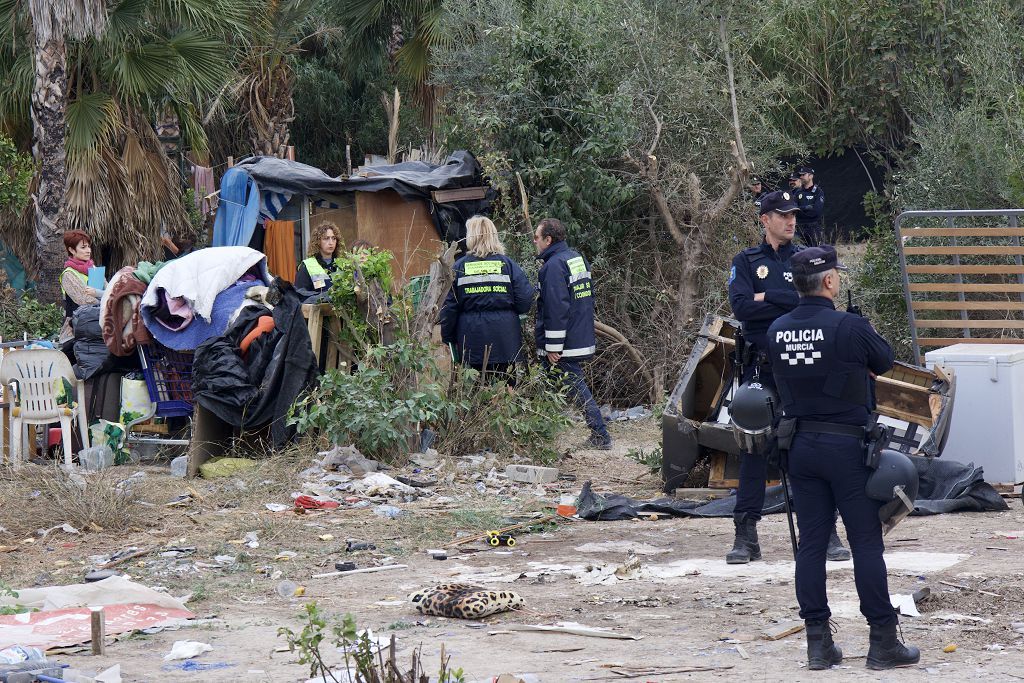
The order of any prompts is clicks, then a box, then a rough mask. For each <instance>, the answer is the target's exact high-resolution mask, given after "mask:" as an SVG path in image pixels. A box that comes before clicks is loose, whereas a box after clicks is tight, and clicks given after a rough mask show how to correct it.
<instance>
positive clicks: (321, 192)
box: [235, 151, 497, 242]
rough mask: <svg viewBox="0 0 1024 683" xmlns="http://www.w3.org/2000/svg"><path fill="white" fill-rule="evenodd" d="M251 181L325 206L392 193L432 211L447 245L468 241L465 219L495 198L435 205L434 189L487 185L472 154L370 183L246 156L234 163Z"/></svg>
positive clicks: (384, 174)
mask: <svg viewBox="0 0 1024 683" xmlns="http://www.w3.org/2000/svg"><path fill="white" fill-rule="evenodd" d="M235 168H242V169H244V170H245V171H246V172H247V173H248V174H249V175H250V176H252V177H253V178H254V179H255V180H256V183H257V185H259V188H260V191H261V192H280V193H288V194H299V195H307V196H310V197H315V198H319V199H323V200H325V201H332V200H336V199H337V198H338V197H339V196H340V195H343V194H345V193H349V192H380V191H382V190H394V191H395V192H397V193H398V194H399V196H401V197H402V198H403V199H405V200H406V201H416V200H420V201H424V202H426V203H427V206H428V207H429V208H430V212H431V218H432V219H433V221H434V226H435V227H436V228H437V233H438V235H440V236H441V237H442V238H443V239H445V240H446V241H449V242H451V241H454V240H458V239H463V238H464V237H465V236H466V219H467V218H469V217H471V216H473V215H474V214H478V213H484V212H487V211H489V209H490V206H491V203H492V202H493V201H494V199H495V198H496V197H497V193H496V192H495V191H494V190H493V189H491V190H488V193H487V197H485V198H484V199H481V200H467V201H461V202H448V203H444V204H435V203H434V201H433V199H432V197H431V195H430V193H431V192H433V191H434V190H455V189H459V188H463V187H479V186H482V185H486V184H487V183H486V182H485V181H484V178H483V170H482V169H481V167H480V164H479V163H478V162H477V160H476V159H475V158H474V157H473V155H472V154H470V153H469V152H466V151H458V152H454V153H452V154H451V156H449V157H448V158H447V159H446V160H445V162H444V163H443V164H441V165H440V166H438V165H434V164H428V163H427V162H425V161H406V162H403V163H400V164H392V165H389V166H372V167H369V168H368V169H367V170H368V171H370V172H372V174H373V175H372V176H371V177H368V178H363V177H355V176H353V177H351V178H348V179H347V180H342V179H340V178H332V177H331V176H329V175H327V174H326V173H324V172H323V171H322V170H320V169H319V168H316V167H315V166H309V165H307V164H300V163H299V162H297V161H289V160H287V159H278V158H277V157H248V158H246V159H243V160H242V161H240V162H238V164H236V166H235Z"/></svg>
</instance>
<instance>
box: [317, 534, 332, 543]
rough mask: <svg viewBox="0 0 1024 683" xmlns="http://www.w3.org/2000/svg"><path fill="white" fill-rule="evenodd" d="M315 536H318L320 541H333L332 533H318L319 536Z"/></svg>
mask: <svg viewBox="0 0 1024 683" xmlns="http://www.w3.org/2000/svg"><path fill="white" fill-rule="evenodd" d="M317 538H319V539H320V540H321V541H333V540H334V534H320V535H319V536H317Z"/></svg>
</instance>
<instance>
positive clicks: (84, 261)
mask: <svg viewBox="0 0 1024 683" xmlns="http://www.w3.org/2000/svg"><path fill="white" fill-rule="evenodd" d="M64 249H65V250H66V251H67V260H65V261H64V270H63V271H62V272H61V274H60V293H61V300H62V302H63V304H64V324H63V326H62V327H61V330H60V336H59V337H58V341H59V343H60V344H64V343H66V342H68V341H71V340H72V339H74V336H75V333H74V331H73V330H72V329H71V318H72V316H73V315H74V314H75V311H76V310H77V309H78V307H79V306H89V305H92V304H96V303H99V300H100V296H101V295H102V294H103V292H102V291H100V290H98V289H94V288H92V287H90V286H89V269H90V268H92V267H93V266H95V265H96V264H95V263H93V260H92V241H91V240H90V239H89V236H88V235H87V234H85V233H84V232H82V231H81V230H68V231H67V232H65V233H64Z"/></svg>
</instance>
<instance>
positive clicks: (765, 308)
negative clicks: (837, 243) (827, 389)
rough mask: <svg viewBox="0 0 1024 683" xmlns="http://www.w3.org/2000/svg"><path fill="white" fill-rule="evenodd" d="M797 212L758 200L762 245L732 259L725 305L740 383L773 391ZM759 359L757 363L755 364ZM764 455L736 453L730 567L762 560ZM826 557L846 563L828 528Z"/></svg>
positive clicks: (788, 306) (786, 199)
mask: <svg viewBox="0 0 1024 683" xmlns="http://www.w3.org/2000/svg"><path fill="white" fill-rule="evenodd" d="M797 210H798V207H797V205H796V202H795V201H794V198H793V195H791V194H790V193H789V192H785V191H781V190H780V191H777V192H769V193H768V194H765V195H763V196H762V197H761V208H760V210H759V211H760V221H761V225H762V226H763V227H764V241H762V242H761V244H759V245H758V246H756V247H750V248H748V249H744V250H743V251H741V252H740V253H739V254H737V255H736V256H735V258H733V260H732V269H731V270H730V274H729V303H730V304H731V305H732V311H733V315H735V316H736V319H737V320H739V321H740V323H741V324H742V330H743V337H744V339H745V340H746V343H747V346H748V348H749V351H750V356H749V357H750V358H752V359H753V362H751V363H747V364H745V365H744V369H743V376H742V378H741V381H742V382H744V383H747V382H750V381H751V379H752V378H753V377H754V375H755V373H756V374H757V375H758V381H759V382H760V383H761V384H762V385H763V386H766V387H769V388H770V389H772V390H774V387H775V381H774V379H773V378H772V372H771V370H772V369H771V365H770V364H769V361H768V359H767V355H766V354H767V351H768V344H767V337H766V333H767V332H768V327H769V325H771V324H772V323H773V322H774V321H775V319H776V318H778V317H779V316H781V315H784V314H785V313H788V312H789V311H791V310H793V309H794V308H795V307H796V305H797V303H798V301H799V298H798V297H797V293H796V290H795V289H793V276H792V273H791V272H790V265H789V264H790V259H791V258H792V257H793V255H794V254H796V253H797V252H798V251H799V250H800V249H801V247H797V246H796V245H794V244H793V234H794V232H795V227H796V226H795V218H794V216H795V214H796V212H797ZM759 359H760V360H759ZM765 455H766V454H764V453H751V452H749V451H742V452H741V453H740V473H739V486H738V487H737V490H736V507H735V509H734V511H733V524H734V526H735V528H736V536H735V539H734V541H733V547H732V550H730V551H729V553H728V554H727V555H726V557H725V559H726V562H728V563H729V564H746V563H747V562H750V561H751V560H759V559H761V545H760V542H759V541H758V537H757V522H758V521H759V520H760V519H761V511H762V509H763V508H764V495H765V479H766V477H767V474H768V464H767V460H766V458H765ZM829 559H830V560H835V561H842V560H848V559H850V553H849V551H848V550H846V548H844V547H843V546H842V544H841V543H840V541H839V536H838V535H837V534H836V533H835V527H834V526H833V528H832V534H831V540H830V543H829Z"/></svg>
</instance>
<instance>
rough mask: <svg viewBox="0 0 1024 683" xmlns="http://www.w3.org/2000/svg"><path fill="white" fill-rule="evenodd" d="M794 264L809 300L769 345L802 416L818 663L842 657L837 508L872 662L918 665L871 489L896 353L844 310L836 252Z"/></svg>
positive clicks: (795, 467) (801, 484)
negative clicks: (869, 435)
mask: <svg viewBox="0 0 1024 683" xmlns="http://www.w3.org/2000/svg"><path fill="white" fill-rule="evenodd" d="M790 267H791V269H792V273H793V279H794V284H795V286H796V289H797V292H798V293H799V295H800V303H799V305H798V306H797V307H796V308H795V309H794V310H793V311H792V312H790V313H787V314H785V315H783V316H781V317H780V318H778V319H777V320H776V321H775V322H773V323H772V324H771V327H769V329H768V349H769V356H770V358H771V364H772V369H773V372H774V375H775V381H776V383H777V390H778V395H779V399H780V401H781V403H782V410H783V415H784V422H785V421H786V420H790V419H795V420H796V426H795V430H796V432H795V436H794V437H793V439H792V444H791V446H790V448H789V451H788V465H787V467H786V469H787V472H788V474H789V482H790V485H791V486H792V489H793V503H794V505H795V508H796V514H797V519H798V522H799V525H800V546H799V550H798V551H797V559H796V595H797V601H798V602H799V603H800V616H801V617H802V618H803V619H804V620H805V622H806V628H807V654H808V661H809V664H810V667H809V668H811V669H827V668H828V667H829V666H831V665H834V664H838V663H839V662H841V661H842V652H841V651H840V650H839V648H837V647H836V646H835V645H834V643H833V642H832V634H831V631H830V628H829V622H828V620H829V617H830V616H831V612H830V611H829V607H828V598H827V596H826V593H825V553H826V548H827V547H828V538H829V532H830V530H831V529H832V525H833V519H834V518H833V510H835V508H836V506H837V505H838V507H839V512H840V514H842V516H843V522H844V524H845V525H846V533H847V536H848V537H849V540H850V547H851V548H852V549H853V559H854V581H855V583H856V585H857V594H858V596H859V597H860V609H861V613H862V614H864V616H865V617H866V618H867V621H868V624H870V626H871V638H870V647H869V649H868V656H867V666H868V667H869V668H871V669H889V668H893V667H896V666H906V665H910V664H915V663H917V661H918V660H919V658H920V652H919V651H918V650H917V648H907V647H905V646H904V645H903V644H902V643H900V641H899V640H898V639H897V638H896V613H895V611H894V610H893V608H892V605H891V604H890V602H889V588H888V582H887V580H886V569H885V561H884V560H883V558H882V551H883V550H884V545H883V543H882V526H881V522H880V519H879V509H880V508H881V505H882V504H881V503H880V502H878V501H877V500H872V499H871V498H869V497H868V496H867V494H866V493H865V485H866V483H867V481H868V478H869V476H870V475H871V473H872V470H871V469H870V468H869V467H868V466H867V464H866V461H865V446H864V441H865V427H866V426H867V424H868V418H869V416H870V414H871V413H872V412H873V411H874V408H875V406H874V400H873V399H872V392H871V390H870V386H871V382H872V377H873V375H876V374H881V373H883V372H886V371H887V370H889V368H891V367H892V364H893V352H892V349H891V348H890V347H889V344H888V343H886V341H885V340H884V339H883V338H882V337H880V336H879V335H878V334H877V333H876V332H875V331H874V329H872V327H871V325H870V323H868V321H867V320H866V319H865V318H862V317H860V316H857V315H854V314H852V313H845V312H841V311H837V310H836V309H835V304H834V303H833V300H834V299H835V297H836V295H837V294H838V293H839V271H840V270H845V268H843V266H842V264H841V263H839V261H838V259H837V258H836V252H835V249H833V248H832V247H830V246H827V245H826V246H823V247H809V248H807V249H803V250H801V251H800V252H799V253H797V254H794V255H793V258H792V259H791V261H790ZM781 431H782V428H781V427H780V432H781Z"/></svg>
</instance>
